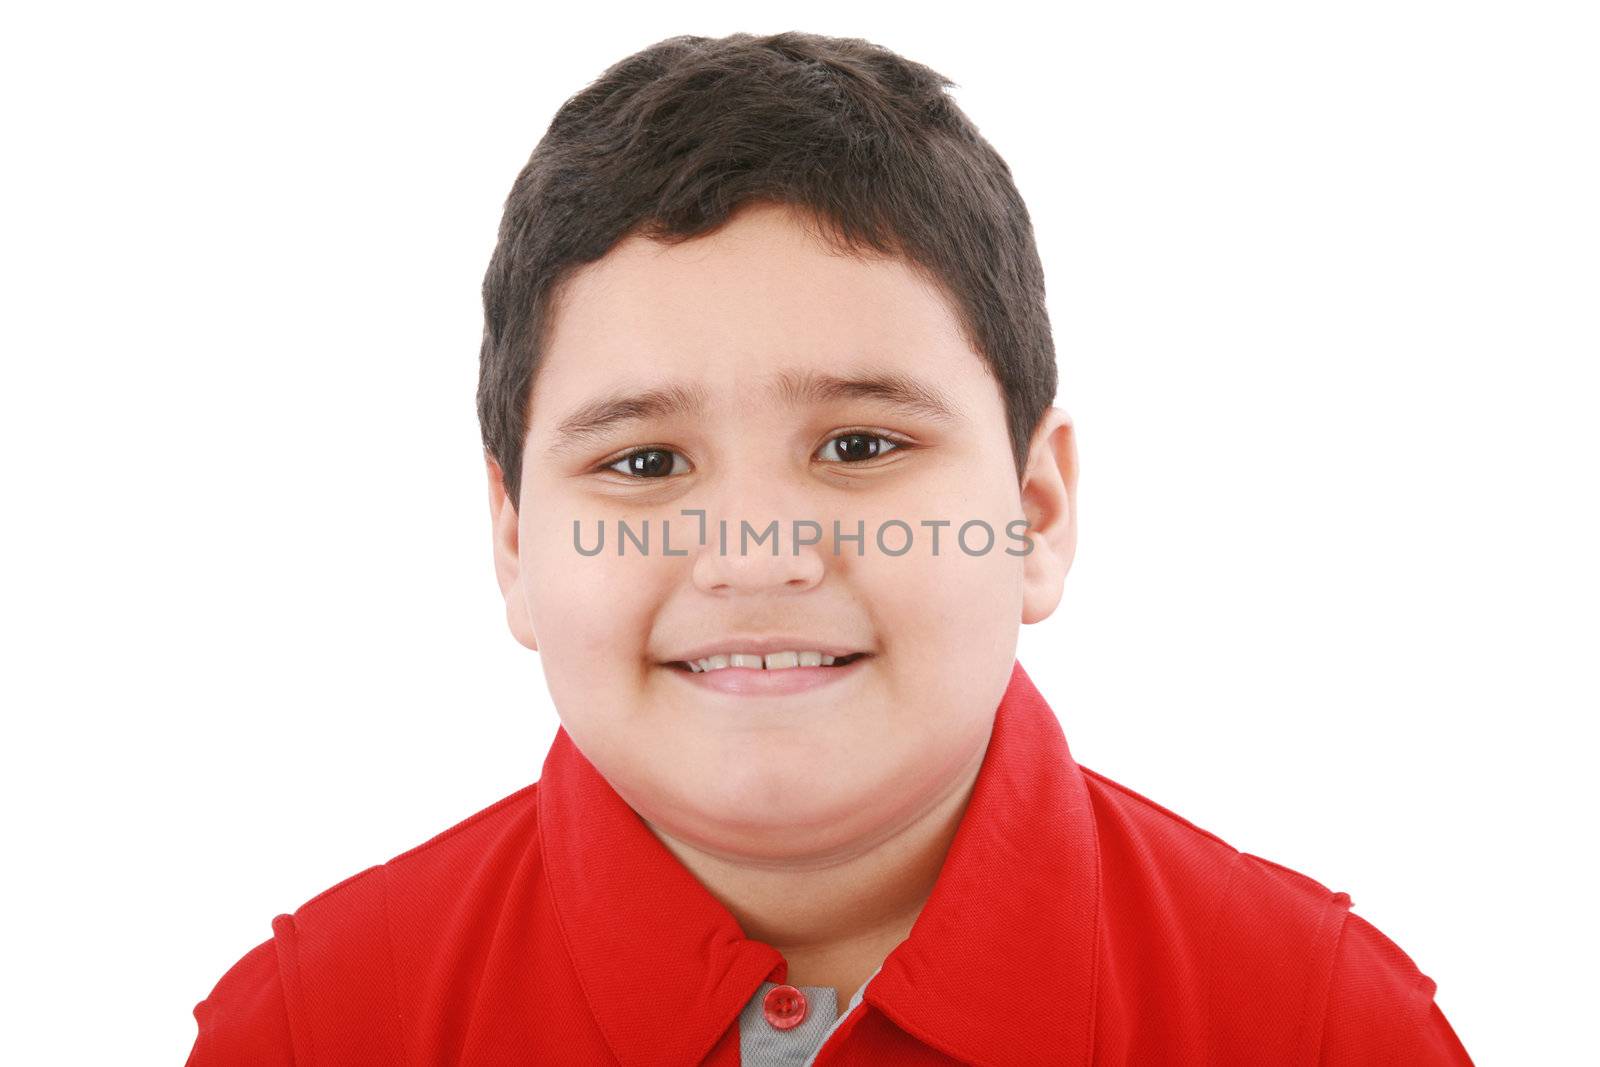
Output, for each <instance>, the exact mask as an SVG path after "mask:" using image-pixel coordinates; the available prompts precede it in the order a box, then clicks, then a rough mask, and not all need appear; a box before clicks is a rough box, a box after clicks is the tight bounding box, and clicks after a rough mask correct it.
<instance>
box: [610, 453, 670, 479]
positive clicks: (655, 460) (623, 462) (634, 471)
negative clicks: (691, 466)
mask: <svg viewBox="0 0 1600 1067" xmlns="http://www.w3.org/2000/svg"><path fill="white" fill-rule="evenodd" d="M681 458H682V457H680V456H678V454H677V453H676V452H673V451H672V450H671V449H667V448H642V449H640V450H639V451H637V452H630V453H628V454H627V455H626V456H623V457H622V458H621V459H619V460H617V461H616V462H615V463H612V464H608V465H607V467H606V469H607V470H614V471H616V472H617V473H618V474H626V475H628V476H630V477H633V478H665V477H667V476H669V475H671V474H676V473H681V472H682V471H683V470H685V469H687V467H688V464H686V463H675V462H674V460H675V459H681Z"/></svg>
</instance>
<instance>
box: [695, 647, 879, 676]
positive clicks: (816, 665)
mask: <svg viewBox="0 0 1600 1067" xmlns="http://www.w3.org/2000/svg"><path fill="white" fill-rule="evenodd" d="M870 654H872V653H846V654H843V656H834V654H830V653H826V654H822V661H821V662H813V661H811V659H810V657H806V656H805V654H803V653H800V654H798V656H797V654H794V653H782V651H779V653H770V654H766V656H757V654H754V653H726V654H723V653H718V654H712V656H701V657H696V659H694V661H686V659H675V661H669V662H667V664H666V665H667V667H675V669H677V670H686V672H690V673H715V672H718V670H803V669H821V670H834V669H838V667H848V665H850V664H853V662H856V661H858V659H866V657H867V656H870Z"/></svg>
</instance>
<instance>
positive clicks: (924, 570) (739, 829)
mask: <svg viewBox="0 0 1600 1067" xmlns="http://www.w3.org/2000/svg"><path fill="white" fill-rule="evenodd" d="M779 376H782V379H783V380H786V381H788V382H790V383H791V384H793V383H795V382H799V381H804V380H806V379H807V378H808V377H809V378H811V379H812V380H818V381H820V380H824V379H826V378H831V377H838V378H857V377H867V376H878V377H882V376H897V377H898V378H899V379H900V380H902V381H903V382H905V383H909V384H911V385H912V386H913V387H914V388H920V390H922V391H923V393H924V395H925V396H929V397H937V398H938V400H939V402H940V403H942V404H943V405H944V406H945V407H946V408H948V414H947V415H946V416H943V417H941V416H939V415H938V414H937V413H936V412H934V411H932V410H930V409H929V408H928V406H927V405H926V404H924V405H922V406H921V407H920V408H917V407H907V406H904V405H898V404H896V403H894V402H893V401H892V400H890V399H887V398H884V397H880V396H874V395H865V394H863V395H852V394H851V393H850V392H848V391H835V393H834V395H831V396H828V395H824V396H821V397H810V398H805V399H796V398H795V397H794V396H793V395H792V393H791V394H790V395H789V396H787V397H786V395H785V394H784V393H781V392H777V391H774V383H775V382H776V381H778V380H780V379H779ZM663 389H682V390H684V391H698V392H700V393H701V394H703V408H702V409H701V410H700V411H699V412H698V413H691V412H684V413H677V414H671V413H662V414H653V415H649V416H647V417H643V418H625V419H620V420H616V421H612V422H610V423H608V424H606V425H604V426H603V427H601V428H599V429H597V430H595V431H593V432H591V433H588V434H580V433H575V432H574V431H573V430H572V429H571V428H570V427H571V420H572V419H573V418H574V417H575V416H577V415H580V414H584V413H587V414H590V415H592V414H593V410H594V409H593V408H592V407H591V405H593V404H595V402H596V401H602V400H608V399H613V398H614V397H616V396H617V395H622V394H635V393H642V392H644V391H646V390H663ZM851 434H863V435H880V436H881V438H882V439H879V437H870V436H869V437H866V438H862V437H852V436H850V435H851ZM891 443H893V444H897V445H898V447H893V448H891V447H890V444H891ZM874 448H875V449H876V450H877V451H876V453H874V451H873V449H874ZM642 449H652V450H659V454H655V455H652V456H646V457H644V459H645V461H646V462H643V463H634V462H629V461H627V460H626V457H627V455H628V453H630V452H638V451H640V450H642ZM652 460H653V461H654V463H653V465H652V464H651V463H650V462H649V461H652ZM1075 468H1076V457H1075V451H1074V447H1073V442H1072V433H1071V423H1070V422H1069V421H1068V420H1067V418H1066V415H1065V413H1064V412H1062V411H1061V410H1060V409H1058V408H1052V409H1051V410H1050V413H1049V415H1047V417H1046V418H1045V420H1043V422H1042V423H1041V425H1040V427H1039V430H1038V431H1037V432H1036V433H1035V436H1034V440H1033V451H1032V454H1031V456H1030V461H1029V466H1028V471H1027V474H1028V477H1027V480H1026V483H1025V485H1024V486H1023V488H1022V489H1021V490H1020V491H1019V487H1018V479H1017V473H1016V470H1015V467H1014V465H1013V460H1012V454H1011V444H1010V440H1009V437H1008V435H1007V431H1006V420H1005V410H1004V406H1003V403H1002V399H1001V394H1000V390H999V388H998V386H997V385H996V383H995V381H994V379H993V378H992V377H991V375H990V374H989V372H988V369H987V367H986V366H985V365H984V363H983V362H982V361H981V360H980V359H979V358H978V356H977V355H976V354H975V353H974V352H973V351H972V350H971V348H969V347H968V346H967V344H966V343H965V342H964V341H963V340H962V338H961V336H960V333H959V331H958V328H957V325H956V320H955V319H954V317H953V316H952V314H951V312H950V310H949V308H948V307H947V306H946V304H945V303H944V301H943V300H942V299H941V298H940V296H939V294H938V292H937V291H936V290H934V289H933V288H930V287H929V285H928V284H927V283H925V282H924V281H923V280H922V278H921V276H920V275H919V274H917V273H915V272H914V271H913V269H912V268H910V267H909V266H907V265H906V264H905V263H904V262H902V261H900V260H898V259H884V260H878V261H872V262H864V261H862V260H860V259H857V258H853V257H847V256H841V255H838V254H835V253H832V252H830V251H829V250H828V249H827V248H826V247H825V246H823V245H821V244H819V243H817V242H816V241H815V240H814V239H813V238H811V237H810V236H809V235H808V234H807V233H806V232H805V231H804V230H803V229H802V228H801V224H800V223H799V222H798V221H797V218H796V216H794V215H792V214H791V213H790V212H789V211H788V210H787V209H785V208H782V207H779V206H776V205H768V204H756V205H749V206H747V207H746V208H745V209H744V210H743V211H741V212H740V213H738V214H737V215H736V216H735V217H734V218H733V220H731V221H730V222H729V223H728V224H727V225H725V226H724V227H723V228H722V229H720V230H718V231H716V232H714V233H712V234H709V235H707V236H704V237H700V238H697V239H694V240H692V241H689V242H687V243H684V244H682V245H679V246H677V247H675V248H672V247H667V246H664V245H659V244H656V243H653V242H651V241H649V240H647V239H643V238H637V237H634V238H629V239H627V240H625V241H623V242H621V243H620V244H619V245H618V246H617V247H616V248H614V249H613V250H612V251H611V252H610V253H609V254H608V255H607V256H606V257H605V258H604V259H602V260H601V261H599V262H597V263H594V264H591V265H589V266H588V267H587V268H585V269H584V270H583V271H581V272H580V273H579V274H578V275H576V276H575V277H574V278H573V279H572V280H571V282H570V283H569V284H568V286H567V287H566V288H565V290H564V293H563V298H562V300H561V302H560V305H559V310H558V311H557V313H556V316H555V320H554V324H553V329H552V331H551V334H550V336H549V343H548V345H547V347H546V349H545V356H544V361H543V363H542V366H541V368H540V370H539V374H538V379H537V382H536V385H535V388H534V391H533V397H532V404H531V409H530V418H529V434H528V438H527V441H526V444H525V448H524V453H523V468H522V484H521V504H522V507H521V510H520V513H518V512H517V511H516V510H514V509H513V508H511V506H510V504H509V501H508V499H507V498H506V495H505V493H504V491H503V489H502V488H501V486H500V482H499V472H498V470H497V469H495V466H494V464H493V463H492V461H491V463H490V470H489V476H490V479H489V480H490V497H491V507H492V509H493V512H494V517H495V545H496V565H497V572H498V575H499V578H500V582H501V586H502V589H503V591H504V593H505V596H506V604H507V613H508V618H509V620H510V623H511V627H512V630H513V632H514V633H515V634H516V636H517V638H518V639H519V640H520V641H522V643H523V644H525V645H527V646H528V647H530V648H537V649H538V650H539V652H540V653H541V658H542V660H543V664H544V671H545V677H546V680H547V683H548V685H549V687H550V693H551V696H552V698H553V699H554V702H555V706H556V708H557V709H558V712H559V714H560V717H561V720H562V723H563V725H564V726H565V727H566V729H567V732H568V733H569V735H570V736H571V737H572V739H573V741H574V742H575V743H576V744H577V746H578V747H579V749H580V750H581V751H582V752H583V753H584V755H585V756H586V757H588V758H589V760H590V761H591V762H593V763H594V764H595V766H596V767H597V768H598V769H599V770H600V772H601V773H602V774H603V775H604V776H605V777H606V779H607V780H608V781H609V782H610V783H611V784H612V786H613V787H614V788H615V789H616V790H617V792H618V793H619V794H620V795H621V796H622V797H623V799H624V800H626V801H627V802H628V803H629V804H630V805H631V806H632V807H633V808H634V809H635V810H636V811H637V812H639V814H640V815H641V816H642V817H644V818H645V819H646V820H647V821H648V822H649V823H650V824H651V825H652V826H654V827H655V828H657V830H658V831H665V832H667V833H668V834H670V835H672V836H673V837H675V838H677V839H679V840H681V841H686V842H688V843H690V844H693V845H695V846H697V847H699V848H702V849H706V850H711V851H715V852H719V853H723V854H729V855H740V856H754V857H767V858H773V859H778V858H784V857H789V858H793V857H797V856H800V855H803V854H804V855H812V854H820V853H830V852H839V853H844V852H848V851H849V850H851V849H852V848H855V847H858V846H859V845H860V843H862V842H869V841H871V840H872V839H873V838H874V837H878V838H882V837H883V836H885V835H887V834H889V833H892V832H893V831H894V829H895V828H896V827H897V826H900V825H903V824H905V823H907V822H908V821H910V820H911V819H913V818H915V817H916V816H918V815H919V814H921V813H922V812H923V811H925V810H926V809H927V808H929V807H930V806H931V805H933V804H935V803H937V802H938V801H939V800H940V799H941V798H943V797H944V796H945V795H947V794H948V793H949V792H950V790H951V789H952V788H953V787H954V785H955V784H956V783H958V782H960V781H961V780H962V779H963V775H964V773H966V772H969V771H970V770H971V769H972V768H974V767H975V765H976V761H978V760H980V759H981V758H982V755H983V752H984V749H985V746H986V745H987V742H988V737H989V730H990V727H991V724H992V721H993V713H994V710H995V707H996V705H997V704H998V702H999V700H1000V697H1001V695H1002V694H1003V693H1004V690H1005V686H1006V683H1007V681H1008V679H1009V676H1010V670H1011V664H1012V661H1013V659H1014V657H1015V655H1016V641H1017V630H1018V625H1019V624H1020V623H1022V622H1035V621H1038V620H1039V619H1042V618H1044V617H1045V616H1047V615H1048V614H1050V612H1051V611H1053V610H1054V608H1055V605H1056V603H1057V601H1058V600H1059V597H1060V593H1061V583H1062V579H1063V578H1064V576H1065V573H1066V569H1067V567H1068V566H1069V565H1070V563H1071V557H1072V552H1073V544H1074V540H1075V535H1074V530H1073V525H1074V519H1073V515H1074V510H1075V509H1074V504H1073V494H1074V485H1075V480H1076V469H1075ZM652 473H655V474H656V476H654V477H652V476H651V474H652ZM684 509H703V510H704V512H705V516H704V524H705V525H704V528H705V533H706V536H705V539H704V544H703V545H702V544H701V543H700V530H701V520H699V519H698V518H697V517H695V516H694V515H693V514H689V515H685V514H683V513H682V512H683V510H684ZM1023 518H1027V519H1028V520H1029V521H1030V523H1031V531H1032V532H1031V533H1027V534H1026V535H1025V534H1024V531H1023V528H1022V527H1020V526H1013V527H1011V528H1010V530H1009V532H1008V527H1007V523H1010V522H1013V520H1020V519H1023ZM619 520H620V521H622V522H625V523H626V524H627V526H628V527H629V528H630V529H631V530H632V531H633V533H634V534H635V535H636V536H642V531H644V530H645V528H646V527H647V526H648V529H649V542H648V545H649V549H648V553H642V552H641V551H640V550H639V548H638V546H637V544H636V543H635V542H634V541H633V540H629V541H627V542H626V544H625V549H626V551H625V554H622V555H620V556H619V554H618V542H619V536H618V525H617V524H618V522H619ZM647 520H648V521H647ZM796 520H810V521H812V522H814V523H816V524H818V525H819V526H820V541H818V543H816V544H811V545H804V546H801V547H799V549H798V552H797V551H796V539H795V538H794V536H793V535H794V532H795V527H794V523H795V521H796ZM835 520H837V521H838V523H839V528H840V530H841V532H842V533H843V534H845V535H851V534H854V533H855V532H856V531H857V529H858V523H859V524H861V526H860V528H861V530H862V531H863V532H864V534H865V536H864V538H863V540H862V541H861V542H856V541H841V542H840V545H839V551H838V553H837V554H835V552H834V550H833V545H834V540H833V530H834V522H835ZM891 520H899V521H900V522H901V523H904V524H905V526H897V525H890V526H888V527H886V528H884V530H883V545H882V546H880V545H879V543H878V537H877V534H878V531H879V528H880V526H881V525H882V524H884V523H886V522H890V521H891ZM924 520H930V521H932V520H945V521H947V522H948V525H945V526H942V527H940V528H939V529H938V531H937V532H938V552H937V554H935V553H934V551H933V535H934V532H935V531H934V529H933V528H931V527H930V526H925V525H923V522H924ZM971 520H981V522H983V523H987V525H988V528H989V529H990V530H992V531H993V543H992V544H988V547H987V550H986V551H983V549H984V548H985V546H986V544H987V543H988V541H989V538H988V536H987V535H986V534H985V532H984V528H983V527H982V526H981V525H978V524H976V523H974V524H973V525H972V526H971V527H970V528H969V529H968V530H967V533H966V539H965V542H964V543H965V545H966V550H965V551H964V550H963V548H962V547H961V544H960V543H958V540H957V534H958V531H959V530H960V528H961V527H962V525H963V524H964V523H967V522H969V521H971ZM774 521H776V523H777V548H778V554H777V555H773V554H772V549H773V538H772V536H771V535H770V534H769V535H768V536H767V538H766V540H765V541H761V542H759V543H757V542H756V541H755V540H754V538H755V536H757V535H760V534H762V533H764V532H765V531H766V530H767V527H768V526H769V525H770V524H772V523H773V522H774ZM575 522H576V523H577V524H578V526H579V539H580V541H581V544H582V546H583V548H584V549H585V550H586V551H588V550H592V549H593V548H594V545H595V543H596V540H597V539H598V538H599V536H600V531H601V529H602V528H603V530H604V537H605V542H604V549H603V551H601V552H600V553H599V554H597V555H585V554H583V553H581V552H580V551H579V550H578V548H577V546H576V545H575V543H574V523H575ZM664 522H665V523H666V524H667V525H668V526H669V527H670V548H671V551H672V553H673V554H672V555H667V554H666V553H665V552H664V551H663V545H662V529H663V523H664ZM723 522H726V526H727V550H726V553H724V552H723V551H722V549H721V546H720V544H719V525H720V524H721V523H723ZM741 522H747V523H748V524H749V527H750V530H751V538H750V540H749V542H748V544H747V545H746V546H745V547H744V550H743V551H741V545H740V540H741V537H740V534H741ZM905 527H909V528H910V538H911V540H910V548H909V550H908V551H905V552H904V553H903V554H900V555H893V554H891V553H896V552H899V551H900V550H901V549H902V548H903V547H905V546H906V544H907V536H908V535H907V530H906V528H905ZM800 534H801V536H802V537H811V538H815V537H817V536H818V532H817V527H813V526H807V525H804V524H803V523H802V526H801V528H800ZM1025 540H1026V541H1029V542H1031V543H1032V548H1031V551H1030V552H1029V554H1028V555H1026V556H1018V555H1014V554H1011V553H1017V552H1021V551H1022V550H1023V548H1024V541H1025ZM885 548H886V549H887V551H885ZM1007 549H1010V550H1011V552H1010V553H1008V552H1007V551H1006V550H1007ZM858 552H859V553H860V554H858ZM680 553H682V554H680ZM778 635H782V636H785V637H792V638H794V639H795V640H794V641H793V642H790V641H785V642H783V645H782V647H784V648H792V649H794V650H795V651H809V650H813V649H815V650H828V649H834V650H838V651H845V650H848V651H850V652H864V653H867V654H868V655H866V656H865V657H863V658H861V659H859V660H858V661H856V662H854V663H852V664H850V665H849V666H847V667H842V668H840V667H826V668H824V667H819V668H812V669H807V668H799V669H798V671H797V673H796V675H795V676H794V678H793V680H792V681H791V680H790V679H787V678H780V677H778V675H779V673H780V672H773V673H772V674H771V675H763V676H760V677H752V672H749V671H747V670H744V669H740V668H732V669H730V670H729V671H727V672H724V673H723V674H722V676H720V677H719V676H718V675H716V674H715V673H702V674H696V673H692V672H689V671H686V670H684V669H682V668H680V667H679V666H675V665H673V661H677V660H682V659H684V658H685V657H687V656H688V655H690V654H691V653H693V652H695V651H697V650H703V649H707V648H713V649H722V650H725V651H728V652H736V651H739V650H740V649H741V647H743V646H745V645H747V644H748V643H749V642H748V640H747V639H750V638H761V637H768V636H778ZM803 677H804V678H806V680H807V683H808V684H805V685H798V684H794V683H796V682H799V681H801V679H802V678H803ZM740 678H743V679H746V680H748V681H749V682H751V683H766V685H767V688H766V689H763V690H760V691H756V692H733V691H729V690H731V689H735V688H738V686H737V681H738V680H739V679H740ZM784 683H788V684H789V689H790V691H780V690H779V688H778V687H779V686H780V685H782V684H784Z"/></svg>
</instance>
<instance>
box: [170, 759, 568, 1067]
mask: <svg viewBox="0 0 1600 1067" xmlns="http://www.w3.org/2000/svg"><path fill="white" fill-rule="evenodd" d="M537 797H538V783H537V782H536V783H534V784H532V785H529V786H526V787H524V788H523V789H520V790H518V791H517V792H515V793H513V794H511V795H510V796H507V797H504V798H502V799H501V800H498V801H496V802H495V803H494V804H491V805H490V806H489V807H487V808H484V809H483V810H482V811H479V812H476V813H474V814H473V815H470V816H468V817H467V818H465V819H463V820H461V821H460V822H458V823H456V824H455V825H454V826H451V827H450V828H448V829H446V830H444V831H442V832H440V833H438V834H435V835H434V836H433V837H431V838H429V839H428V840H426V841H424V842H423V843H422V844H420V845H417V846H416V847H414V848H411V849H408V850H407V851H405V852H402V853H400V854H399V855H397V856H395V857H393V858H391V859H390V860H388V861H387V862H385V863H381V864H377V865H374V866H371V867H368V868H366V869H365V870H362V871H360V872H358V873H356V874H353V875H351V876H350V877H348V878H346V879H344V880H343V881H341V882H338V883H336V884H335V885H333V886H330V887H329V888H327V889H325V890H323V891H322V892H320V893H318V894H316V895H315V896H313V897H311V898H310V899H309V900H307V901H306V902H305V903H304V904H302V905H300V907H298V908H297V909H295V911H294V912H293V913H292V914H283V915H279V916H277V917H276V918H274V919H273V921H272V930H273V936H272V938H270V939H269V940H267V941H265V942H263V943H262V944H260V945H257V946H256V947H255V948H253V949H251V950H250V952H248V953H246V954H245V955H244V956H243V957H241V958H240V960H239V961H238V962H237V963H235V964H234V965H233V967H231V968H230V969H229V970H228V972H227V973H226V974H225V975H224V976H223V977H222V978H221V980H219V981H218V982H217V984H216V986H215V987H214V988H213V989H212V991H211V993H210V994H209V995H208V996H207V997H206V999H205V1000H203V1001H201V1002H200V1003H199V1004H197V1005H196V1006H195V1008H194V1016H195V1021H196V1023H197V1026H198V1034H197V1036H196V1039H195V1044H194V1047H193V1050H192V1051H191V1053H190V1056H189V1060H188V1067H211V1065H213V1064H216V1065H222V1064H237V1063H256V1064H262V1065H275V1064H285V1065H287V1064H293V1063H296V1062H300V1063H306V1062H311V1057H312V1055H313V1054H314V1055H316V1056H317V1057H319V1058H321V1059H323V1060H331V1062H358V1061H359V1062H378V1061H379V1060H382V1061H384V1062H401V1059H402V1055H403V1053H402V1046H403V1043H404V1035H403V1034H402V1032H401V1029H402V1020H403V1019H404V1018H405V1016H406V1000H407V990H406V989H405V988H404V985H405V980H404V977H403V975H402V974H401V973H400V962H401V961H402V960H405V959H411V958H413V957H414V956H416V955H417V953H419V952H421V951H424V946H426V945H427V944H429V943H430V942H431V941H433V940H435V939H436V938H437V930H438V927H439V926H440V924H441V922H446V921H448V918H449V917H458V918H459V917H463V916H470V915H471V914H472V913H473V912H474V911H478V912H482V911H485V910H487V911H493V910H494V909H495V907H496V904H497V902H498V901H499V900H500V898H501V897H502V896H503V894H504V891H505V889H506V883H507V882H509V881H510V880H511V879H512V878H513V877H514V876H518V875H520V876H526V875H527V874H528V873H529V871H528V869H527V862H528V857H529V856H530V855H531V856H532V857H534V860H533V862H534V863H537V859H536V857H537V855H538V847H537V837H538V830H537V818H538V816H537V809H538V804H537ZM535 873H536V872H535ZM466 925H467V926H468V927H471V926H472V925H473V923H472V922H471V921H470V918H468V919H467V920H466ZM312 1050H315V1052H314V1053H313V1051H312ZM384 1050H387V1053H385V1051H384ZM375 1054H376V1055H378V1060H374V1059H372V1057H373V1056H374V1055H375Z"/></svg>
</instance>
